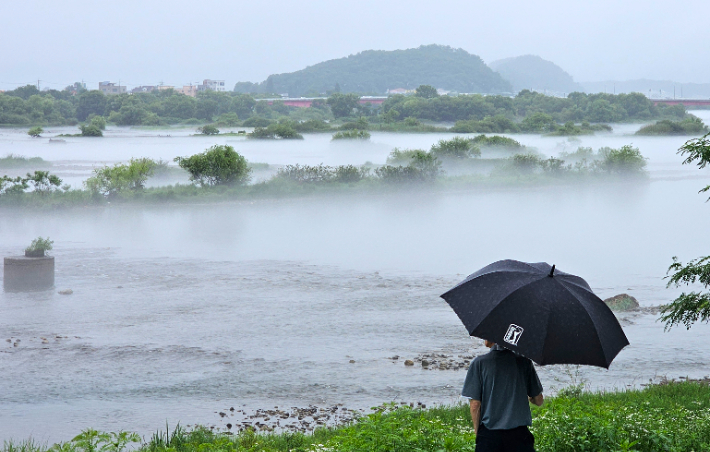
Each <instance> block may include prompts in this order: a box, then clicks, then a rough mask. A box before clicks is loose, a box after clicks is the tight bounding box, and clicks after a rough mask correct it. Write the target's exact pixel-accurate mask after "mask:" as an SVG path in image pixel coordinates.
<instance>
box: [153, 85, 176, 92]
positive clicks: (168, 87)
mask: <svg viewBox="0 0 710 452" xmlns="http://www.w3.org/2000/svg"><path fill="white" fill-rule="evenodd" d="M155 89H156V90H158V91H166V90H169V89H175V87H174V86H170V85H158V86H156V87H155Z"/></svg>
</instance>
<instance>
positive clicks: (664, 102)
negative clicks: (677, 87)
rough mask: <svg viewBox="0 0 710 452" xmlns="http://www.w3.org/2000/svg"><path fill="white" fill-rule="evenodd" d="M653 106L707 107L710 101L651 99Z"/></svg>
mask: <svg viewBox="0 0 710 452" xmlns="http://www.w3.org/2000/svg"><path fill="white" fill-rule="evenodd" d="M652 100H653V105H659V104H660V105H685V106H686V107H709V106H710V99H652Z"/></svg>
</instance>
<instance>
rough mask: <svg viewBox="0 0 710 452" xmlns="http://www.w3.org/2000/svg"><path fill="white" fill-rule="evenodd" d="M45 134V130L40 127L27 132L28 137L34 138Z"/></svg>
mask: <svg viewBox="0 0 710 452" xmlns="http://www.w3.org/2000/svg"><path fill="white" fill-rule="evenodd" d="M42 132H44V129H42V128H41V127H40V126H36V127H32V128H31V129H30V130H28V131H27V135H29V136H31V137H33V138H39V136H40V135H41V134H42Z"/></svg>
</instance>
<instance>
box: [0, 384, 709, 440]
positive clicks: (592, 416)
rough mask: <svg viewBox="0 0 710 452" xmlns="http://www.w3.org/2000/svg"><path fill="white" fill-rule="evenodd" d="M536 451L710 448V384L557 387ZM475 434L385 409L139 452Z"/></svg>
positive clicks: (458, 413)
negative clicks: (336, 423) (330, 423)
mask: <svg viewBox="0 0 710 452" xmlns="http://www.w3.org/2000/svg"><path fill="white" fill-rule="evenodd" d="M532 411H533V427H532V431H533V433H534V435H535V443H536V450H538V451H539V452H592V451H594V452H597V451H625V450H634V451H639V452H652V451H653V452H655V451H669V452H687V451H693V450H695V451H702V450H708V448H710V386H708V384H707V383H698V382H682V383H669V384H664V385H659V386H651V387H648V388H646V389H644V390H640V391H639V390H629V391H621V392H612V393H588V392H583V391H582V390H581V387H572V388H569V389H567V390H563V391H561V392H560V394H558V396H556V397H552V398H548V399H547V400H546V401H545V404H544V405H543V406H542V407H540V408H537V407H533V410H532ZM134 442H137V437H136V436H134V435H133V434H131V433H127V432H119V433H102V432H97V431H95V430H85V431H84V432H82V434H80V435H79V436H77V437H75V438H74V439H72V440H71V441H69V442H67V443H61V444H55V445H54V446H52V447H50V448H48V447H46V446H42V445H38V444H36V443H34V442H33V441H31V440H29V441H26V442H23V443H12V442H5V444H4V446H3V448H2V450H0V452H48V451H51V452H99V451H101V452H122V451H124V450H126V449H127V447H129V446H130V444H131V443H134ZM474 444H475V435H474V433H473V428H472V427H471V417H470V413H469V408H468V406H467V405H463V404H461V405H456V406H449V407H435V408H429V409H420V408H412V407H410V406H407V405H405V406H396V405H394V404H388V405H383V406H381V407H377V408H374V411H373V412H372V413H371V414H368V415H365V416H362V417H360V418H359V419H358V420H356V421H355V422H353V423H351V424H349V425H344V426H340V427H335V428H319V429H317V430H316V431H315V432H314V433H313V434H311V435H306V434H302V433H292V432H284V433H265V434H262V433H256V432H254V431H253V430H245V431H242V432H239V433H238V434H235V435H227V434H223V433H217V432H214V431H211V430H209V429H206V428H203V427H198V428H196V429H194V430H191V431H188V430H185V429H183V428H181V427H177V428H175V429H174V430H172V431H164V432H158V433H156V434H154V435H153V437H152V438H150V439H148V441H147V442H145V443H143V444H141V445H140V447H139V448H138V449H137V450H139V451H141V452H193V451H194V452H203V451H213V452H218V451H219V452H222V451H224V452H247V451H248V452H257V451H264V452H281V451H283V452H325V451H341V452H370V451H381V452H410V451H421V452H424V451H427V452H428V451H431V452H440V451H464V452H465V451H471V452H473V451H474Z"/></svg>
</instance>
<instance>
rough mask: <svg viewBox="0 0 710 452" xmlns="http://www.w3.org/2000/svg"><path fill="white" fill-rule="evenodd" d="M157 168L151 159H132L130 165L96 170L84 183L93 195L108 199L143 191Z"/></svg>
mask: <svg viewBox="0 0 710 452" xmlns="http://www.w3.org/2000/svg"><path fill="white" fill-rule="evenodd" d="M156 166H157V165H156V163H155V161H153V160H151V159H149V158H140V159H131V160H130V161H129V162H128V164H124V163H118V164H116V165H113V166H104V167H103V168H97V169H95V170H94V175H93V176H92V177H90V178H88V179H87V180H86V181H85V182H84V186H85V187H86V188H87V190H89V191H90V192H91V193H92V194H95V195H104V196H107V197H113V196H116V195H117V194H118V193H120V192H123V191H127V190H132V191H139V190H143V189H144V188H145V182H146V181H147V180H148V178H149V177H150V176H152V175H153V173H154V171H155V168H156Z"/></svg>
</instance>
